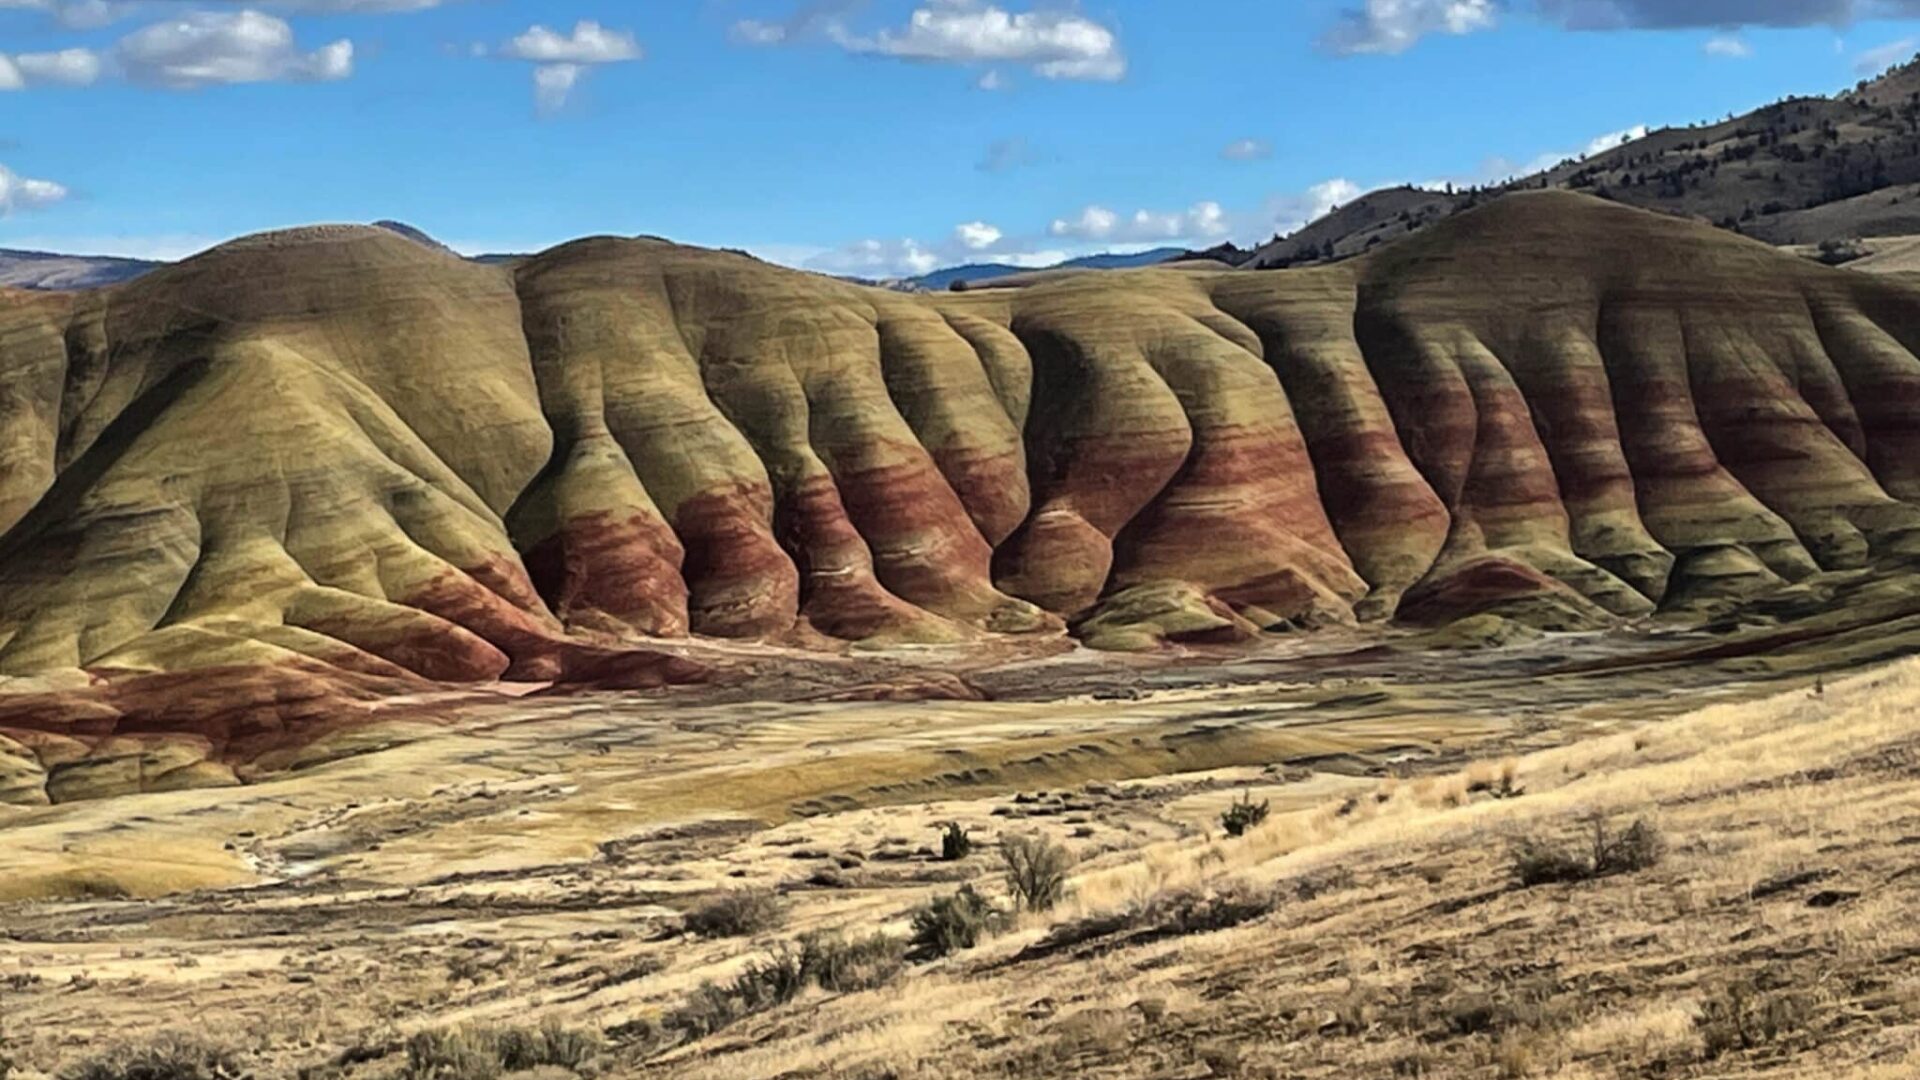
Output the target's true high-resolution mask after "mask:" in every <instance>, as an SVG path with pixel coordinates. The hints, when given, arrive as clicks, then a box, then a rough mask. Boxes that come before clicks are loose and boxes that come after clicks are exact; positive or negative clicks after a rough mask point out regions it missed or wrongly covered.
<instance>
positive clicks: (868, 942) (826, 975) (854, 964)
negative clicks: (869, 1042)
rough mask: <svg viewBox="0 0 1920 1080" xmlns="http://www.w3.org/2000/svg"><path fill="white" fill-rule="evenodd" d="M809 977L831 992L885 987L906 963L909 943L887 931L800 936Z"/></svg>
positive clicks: (848, 991)
mask: <svg viewBox="0 0 1920 1080" xmlns="http://www.w3.org/2000/svg"><path fill="white" fill-rule="evenodd" d="M800 948H801V953H802V956H803V958H804V965H805V968H806V973H807V976H808V978H810V979H811V980H812V981H813V982H814V984H815V985H817V986H819V987H820V988H821V989H822V990H825V991H827V992H829V993H836V994H838V993H852V992H854V991H859V990H871V989H873V988H874V987H878V986H885V985H886V984H887V983H890V982H892V981H893V979H894V977H895V976H897V975H899V974H900V969H901V968H902V966H904V965H905V963H906V956H907V946H906V942H904V941H902V940H901V939H899V938H896V937H891V936H889V935H886V934H874V935H872V936H870V937H864V938H846V937H843V936H841V935H839V934H833V933H816V934H808V935H807V936H805V937H803V938H801V939H800Z"/></svg>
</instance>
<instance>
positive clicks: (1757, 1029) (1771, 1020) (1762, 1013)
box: [1694, 979, 1815, 1061]
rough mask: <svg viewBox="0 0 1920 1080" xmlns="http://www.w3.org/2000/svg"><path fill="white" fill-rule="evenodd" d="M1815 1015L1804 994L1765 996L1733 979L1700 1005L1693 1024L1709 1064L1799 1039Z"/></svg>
mask: <svg viewBox="0 0 1920 1080" xmlns="http://www.w3.org/2000/svg"><path fill="white" fill-rule="evenodd" d="M1814 1011H1815V1005H1814V1000H1813V998H1812V997H1811V996H1810V995H1808V994H1806V993H1804V992H1801V991H1798V990H1791V989H1786V990H1776V991H1772V992H1768V991H1764V990H1762V989H1760V988H1759V987H1758V986H1756V985H1754V983H1753V982H1752V981H1750V980H1746V979H1736V980H1733V981H1731V982H1728V983H1727V984H1725V985H1724V986H1721V987H1720V988H1719V989H1718V990H1717V991H1716V992H1715V993H1714V994H1713V995H1712V996H1710V997H1708V998H1707V999H1706V1000H1705V1001H1703V1002H1701V1003H1700V1012H1699V1015H1698V1016H1697V1017H1696V1018H1695V1020H1694V1024H1695V1027H1696V1028H1697V1030H1698V1031H1699V1034H1700V1044H1701V1053H1702V1054H1704V1055H1705V1056H1706V1058H1707V1059H1708V1060H1710V1061H1711V1060H1713V1059H1716V1058H1719V1057H1723V1056H1725V1055H1727V1054H1730V1053H1735V1052H1738V1051H1743V1050H1755V1049H1758V1048H1760V1047H1762V1046H1766V1045H1768V1044H1770V1043H1774V1042H1779V1041H1782V1040H1785V1039H1789V1038H1792V1037H1794V1036H1796V1035H1799V1034H1800V1033H1802V1032H1804V1031H1806V1030H1807V1028H1808V1027H1809V1026H1811V1025H1812V1023H1813V1016H1814Z"/></svg>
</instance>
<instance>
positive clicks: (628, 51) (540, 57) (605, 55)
mask: <svg viewBox="0 0 1920 1080" xmlns="http://www.w3.org/2000/svg"><path fill="white" fill-rule="evenodd" d="M500 55H501V56H505V57H508V58H509V59H513V60H531V61H533V62H535V63H539V64H617V63H622V62H624V61H628V60H638V59H640V57H641V55H642V52H641V49H640V43H639V42H638V41H635V40H634V37H633V35H632V34H631V33H629V32H627V31H624V30H609V29H607V28H606V27H604V26H601V25H600V24H599V23H597V22H594V21H593V20H591V19H582V20H581V21H580V22H577V23H575V24H574V26H573V33H571V34H561V33H558V32H556V31H553V30H549V29H547V28H546V27H544V26H539V25H535V26H531V27H528V28H527V30H526V32H524V33H522V34H520V35H518V36H516V37H515V38H514V39H513V40H512V41H509V42H507V43H506V44H505V45H503V46H501V48H500Z"/></svg>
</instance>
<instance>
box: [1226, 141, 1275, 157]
mask: <svg viewBox="0 0 1920 1080" xmlns="http://www.w3.org/2000/svg"><path fill="white" fill-rule="evenodd" d="M1220 156H1221V157H1223V158H1226V159H1227V160H1228V161H1265V160H1266V159H1268V158H1270V157H1272V156H1273V144H1272V143H1270V142H1268V141H1266V140H1265V139H1235V140H1233V141H1232V142H1230V143H1228V144H1227V145H1226V146H1223V147H1221V148H1220Z"/></svg>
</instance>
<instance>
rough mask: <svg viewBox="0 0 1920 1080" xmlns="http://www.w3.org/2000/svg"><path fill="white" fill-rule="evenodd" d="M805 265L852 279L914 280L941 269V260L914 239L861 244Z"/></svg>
mask: <svg viewBox="0 0 1920 1080" xmlns="http://www.w3.org/2000/svg"><path fill="white" fill-rule="evenodd" d="M802 265H803V266H805V267H806V268H807V269H809V270H818V271H821V272H822V273H827V274H841V275H845V276H848V277H864V278H896V277H914V276H916V275H919V274H926V273H931V272H932V271H934V270H936V269H938V268H939V267H940V256H939V255H938V254H936V253H935V252H933V251H932V250H930V249H928V248H926V247H923V246H921V244H920V243H919V242H918V241H916V240H912V239H903V240H860V241H857V242H855V243H852V244H848V245H847V246H846V247H843V248H836V249H835V250H833V251H827V252H822V253H820V254H818V255H814V256H812V257H811V258H808V259H807V260H805V262H804V263H803V264H802Z"/></svg>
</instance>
